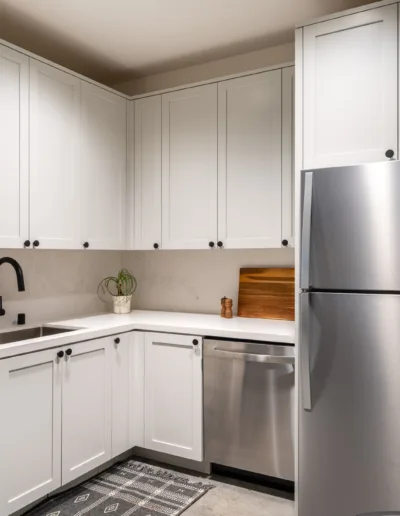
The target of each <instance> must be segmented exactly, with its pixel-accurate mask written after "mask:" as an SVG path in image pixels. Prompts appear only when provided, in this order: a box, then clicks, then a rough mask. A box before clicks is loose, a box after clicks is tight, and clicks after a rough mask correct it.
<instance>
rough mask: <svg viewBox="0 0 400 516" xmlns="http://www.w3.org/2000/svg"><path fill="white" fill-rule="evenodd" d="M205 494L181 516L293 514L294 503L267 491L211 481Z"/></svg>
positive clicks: (284, 515) (288, 515)
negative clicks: (211, 486)
mask: <svg viewBox="0 0 400 516" xmlns="http://www.w3.org/2000/svg"><path fill="white" fill-rule="evenodd" d="M212 483H214V484H215V488H214V489H211V490H210V491H209V492H208V493H206V494H205V495H204V496H203V497H202V498H200V500H199V501H198V502H196V503H195V504H194V505H192V507H189V509H188V510H187V511H186V512H185V513H184V514H183V516H294V502H293V501H292V500H285V499H283V498H278V497H276V496H272V495H270V494H268V493H266V492H260V491H255V490H253V489H249V488H245V487H239V486H235V485H229V484H225V483H221V482H215V481H212Z"/></svg>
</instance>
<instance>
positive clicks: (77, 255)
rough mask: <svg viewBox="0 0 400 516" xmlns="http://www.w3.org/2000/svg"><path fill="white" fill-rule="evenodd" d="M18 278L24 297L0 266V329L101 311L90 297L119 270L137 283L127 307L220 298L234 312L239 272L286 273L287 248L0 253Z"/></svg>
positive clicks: (181, 306) (203, 307) (184, 305)
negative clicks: (20, 317) (21, 316)
mask: <svg viewBox="0 0 400 516" xmlns="http://www.w3.org/2000/svg"><path fill="white" fill-rule="evenodd" d="M0 256H11V257H13V258H15V259H16V260H17V261H18V262H19V263H20V264H21V267H22V269H23V272H24V277H25V284H26V291H25V292H18V290H17V282H16V277H15V273H14V270H13V268H12V267H11V266H10V265H8V264H3V265H2V266H1V267H0V295H1V296H3V306H4V308H5V309H6V315H5V316H3V317H0V329H1V328H6V327H9V326H10V325H11V324H13V323H14V322H15V320H16V317H17V314H18V313H20V312H22V313H25V314H26V323H27V324H34V323H38V322H51V321H56V320H62V319H66V318H71V317H79V316H82V315H87V314H93V313H99V312H105V311H108V310H110V307H109V306H107V305H105V304H103V303H102V302H101V301H100V300H99V299H98V297H97V286H98V283H99V282H100V280H101V279H102V278H104V277H105V276H109V275H114V274H116V273H117V272H118V270H119V269H120V268H121V267H122V266H123V267H127V268H128V269H130V270H131V271H132V273H133V274H134V275H135V276H136V278H137V280H138V289H137V291H136V293H135V295H134V298H133V308H139V309H143V310H171V311H178V312H199V313H218V312H219V302H220V298H221V297H223V296H228V297H231V298H232V299H233V300H234V310H235V312H236V309H237V295H238V282H239V269H240V268H241V267H265V266H266V267H268V266H271V267H273V266H282V267H292V266H293V264H294V253H293V250H292V249H271V250H265V251H264V250H240V251H227V250H225V251H217V250H215V251H133V252H132V251H130V252H118V251H87V252H86V251H41V250H23V249H21V250H7V249H2V250H1V251H0Z"/></svg>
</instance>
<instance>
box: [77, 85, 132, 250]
mask: <svg viewBox="0 0 400 516" xmlns="http://www.w3.org/2000/svg"><path fill="white" fill-rule="evenodd" d="M126 104H127V103H126V100H125V99H124V98H122V97H120V96H119V95H117V94H114V93H111V92H109V91H107V90H104V89H103V88H101V87H99V86H95V85H93V84H90V83H87V82H84V81H82V112H81V117H82V118H81V146H80V165H79V184H78V194H77V195H79V201H80V240H81V242H80V243H81V246H82V245H83V244H84V243H88V247H89V249H125V248H126V211H125V210H126V173H127V170H126V169H127V146H126V139H127V137H126V135H127V105H126Z"/></svg>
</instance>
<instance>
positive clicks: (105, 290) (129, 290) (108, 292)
mask: <svg viewBox="0 0 400 516" xmlns="http://www.w3.org/2000/svg"><path fill="white" fill-rule="evenodd" d="M136 287H137V282H136V279H135V277H134V276H133V274H132V273H131V272H129V271H128V270H127V269H121V270H120V271H119V272H118V274H117V276H109V277H108V278H104V279H103V280H102V281H101V282H100V284H99V286H98V288H97V293H98V296H99V298H100V299H101V300H102V301H105V302H106V303H107V302H110V301H109V299H110V297H109V296H111V300H112V304H113V308H114V313H115V314H129V312H130V311H131V301H132V294H133V293H134V292H135V290H136Z"/></svg>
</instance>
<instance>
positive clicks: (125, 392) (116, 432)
mask: <svg viewBox="0 0 400 516" xmlns="http://www.w3.org/2000/svg"><path fill="white" fill-rule="evenodd" d="M108 340H109V345H110V347H111V349H110V368H111V435H112V444H111V456H112V457H116V456H117V455H120V454H121V453H123V452H125V451H127V450H129V448H131V446H130V431H129V410H130V350H131V348H132V347H133V345H134V341H133V332H130V333H122V334H120V335H114V336H113V337H109V339H108Z"/></svg>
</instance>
